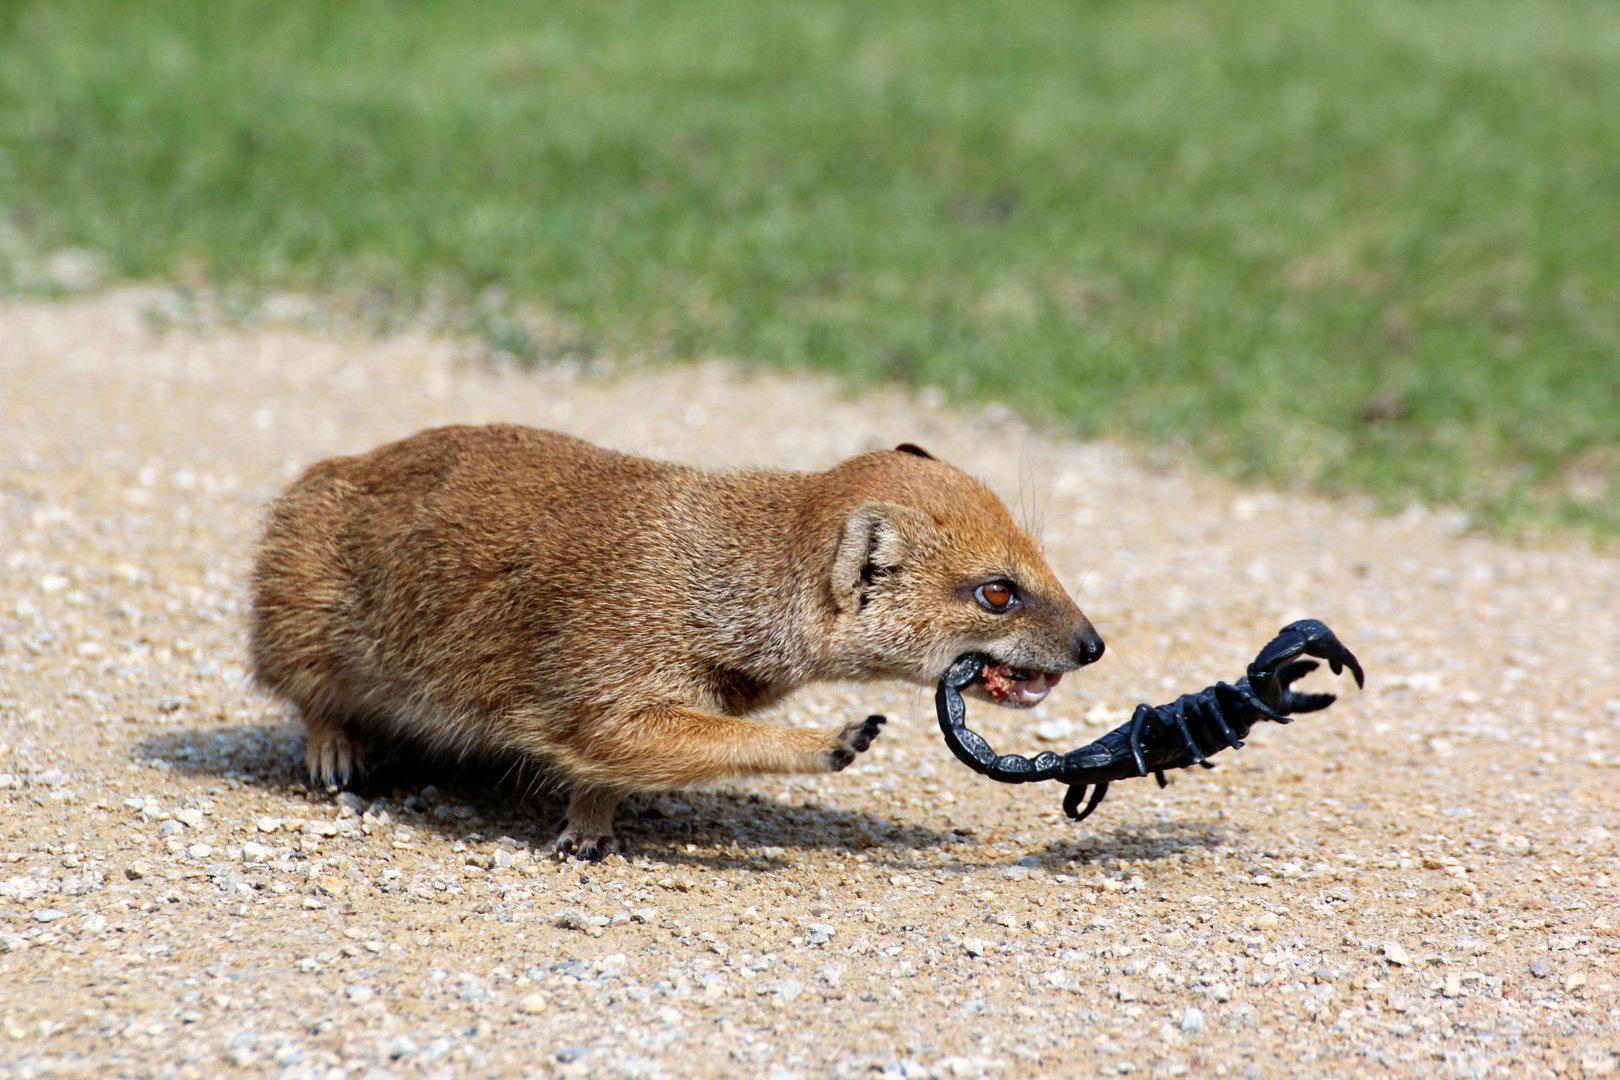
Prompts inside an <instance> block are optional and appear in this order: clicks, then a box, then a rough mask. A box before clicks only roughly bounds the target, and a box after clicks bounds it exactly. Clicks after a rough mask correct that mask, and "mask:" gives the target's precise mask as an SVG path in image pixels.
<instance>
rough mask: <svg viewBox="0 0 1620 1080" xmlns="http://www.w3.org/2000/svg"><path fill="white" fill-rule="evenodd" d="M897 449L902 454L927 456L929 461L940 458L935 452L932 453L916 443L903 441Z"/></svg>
mask: <svg viewBox="0 0 1620 1080" xmlns="http://www.w3.org/2000/svg"><path fill="white" fill-rule="evenodd" d="M895 449H896V450H898V451H899V452H900V453H902V454H910V455H911V456H912V457H920V458H927V459H928V460H929V461H938V460H939V459H938V458H936V457H935V456H934V455H933V454H930V453H929V452H928V451H926V450H924V449H923V448H922V447H920V446H918V445H917V444H916V443H910V442H903V443H901V444H900V445H899V446H897V447H895Z"/></svg>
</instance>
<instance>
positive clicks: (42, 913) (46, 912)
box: [34, 907, 67, 923]
mask: <svg viewBox="0 0 1620 1080" xmlns="http://www.w3.org/2000/svg"><path fill="white" fill-rule="evenodd" d="M65 918H67V912H65V911H60V910H58V909H56V908H53V907H48V908H41V909H40V910H38V911H36V912H34V921H35V922H45V923H49V922H55V921H56V920H57V919H65Z"/></svg>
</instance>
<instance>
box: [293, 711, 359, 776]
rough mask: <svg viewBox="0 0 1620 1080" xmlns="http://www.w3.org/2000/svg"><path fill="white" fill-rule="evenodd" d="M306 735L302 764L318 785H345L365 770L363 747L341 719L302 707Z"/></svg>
mask: <svg viewBox="0 0 1620 1080" xmlns="http://www.w3.org/2000/svg"><path fill="white" fill-rule="evenodd" d="M302 719H303V721H304V727H305V728H306V729H307V731H308V736H307V739H306V742H305V746H304V767H305V768H307V769H308V770H309V778H310V780H312V781H313V782H314V783H315V784H317V785H318V786H320V787H323V788H325V787H345V786H347V785H348V784H349V782H350V781H351V780H354V779H356V778H358V777H360V776H362V775H364V774H365V771H366V748H365V745H364V744H363V743H361V742H360V740H358V739H356V738H355V737H354V736H353V735H351V734H349V732H348V730H347V729H345V728H344V727H343V725H342V724H341V723H339V722H338V721H336V720H334V719H332V718H331V717H329V716H327V715H326V714H324V713H319V712H315V711H312V710H311V711H303V716H302Z"/></svg>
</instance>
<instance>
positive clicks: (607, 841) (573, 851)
mask: <svg viewBox="0 0 1620 1080" xmlns="http://www.w3.org/2000/svg"><path fill="white" fill-rule="evenodd" d="M551 850H553V851H555V852H556V853H557V857H558V859H559V860H561V861H563V862H567V861H568V858H569V857H570V856H572V857H574V858H576V859H578V860H579V861H580V862H601V861H602V860H603V859H605V858H607V857H608V856H609V855H613V854H616V853H617V852H618V850H619V841H618V838H617V837H613V836H581V835H579V834H578V833H576V832H574V830H573V829H567V830H565V831H564V832H563V834H562V835H561V836H559V837H557V842H556V843H555V844H553V845H552V848H551Z"/></svg>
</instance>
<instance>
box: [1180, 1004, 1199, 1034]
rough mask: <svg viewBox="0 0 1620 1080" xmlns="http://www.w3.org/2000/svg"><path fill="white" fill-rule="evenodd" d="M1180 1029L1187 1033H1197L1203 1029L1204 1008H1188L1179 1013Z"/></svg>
mask: <svg viewBox="0 0 1620 1080" xmlns="http://www.w3.org/2000/svg"><path fill="white" fill-rule="evenodd" d="M1181 1030H1182V1031H1184V1032H1186V1033H1187V1034H1188V1035H1197V1034H1198V1033H1199V1032H1201V1031H1203V1030H1204V1010H1202V1009H1188V1010H1187V1011H1186V1012H1184V1013H1182V1014H1181Z"/></svg>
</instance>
